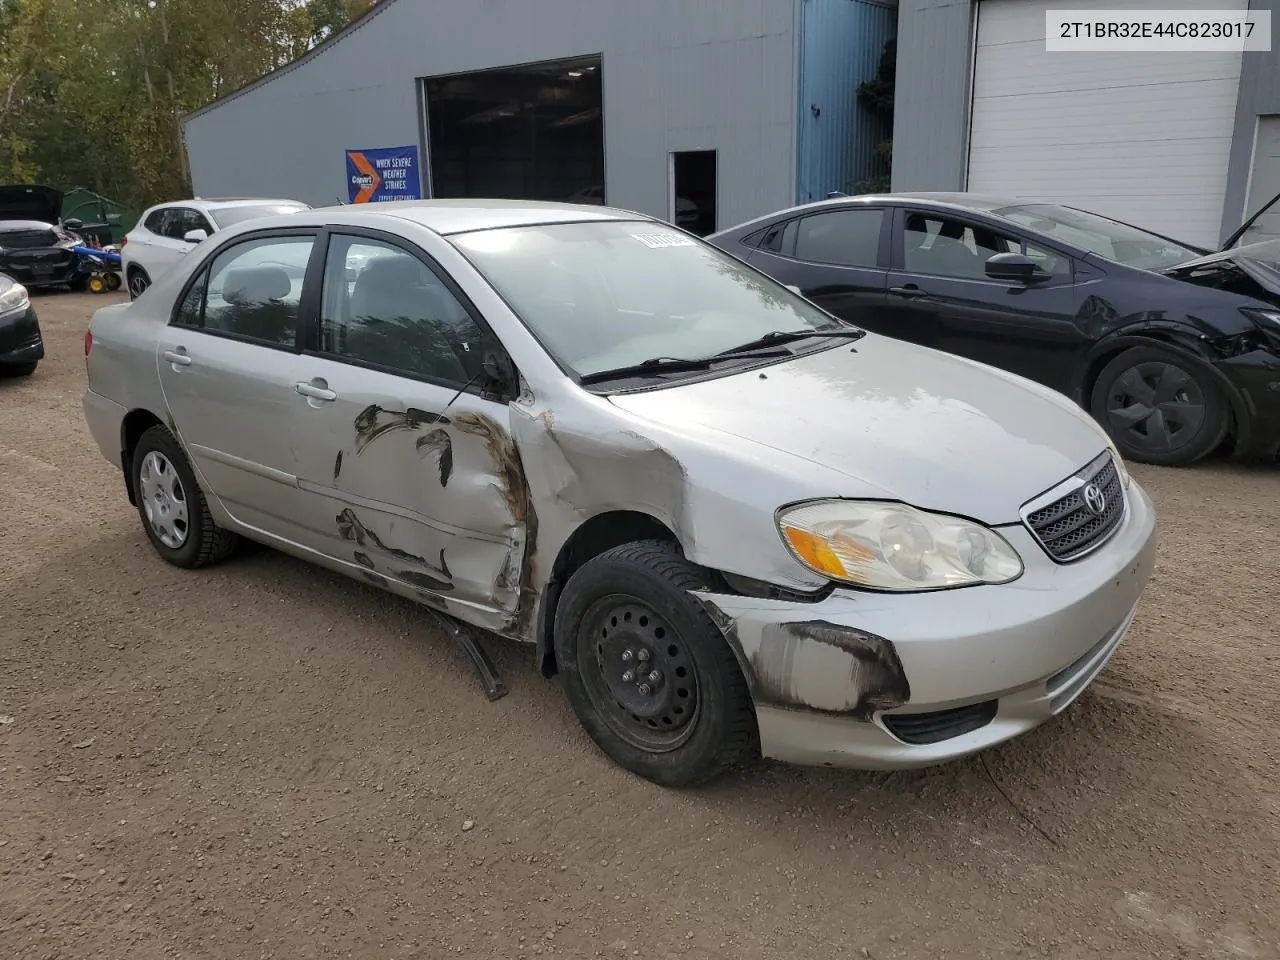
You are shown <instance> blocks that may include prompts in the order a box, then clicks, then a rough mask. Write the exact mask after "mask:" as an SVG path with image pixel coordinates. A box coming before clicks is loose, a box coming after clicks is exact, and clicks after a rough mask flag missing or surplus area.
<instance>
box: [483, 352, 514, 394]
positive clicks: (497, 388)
mask: <svg viewBox="0 0 1280 960" xmlns="http://www.w3.org/2000/svg"><path fill="white" fill-rule="evenodd" d="M480 370H481V371H482V372H483V373H484V378H485V381H486V383H485V386H486V388H488V389H490V390H491V391H492V392H494V393H496V394H498V395H500V396H504V397H513V396H515V395H516V393H517V386H518V384H517V377H516V368H515V364H513V363H512V362H511V358H510V357H509V356H507V353H506V351H505V350H502V349H499V348H498V347H495V346H486V347H485V348H484V351H483V352H482V353H481V355H480Z"/></svg>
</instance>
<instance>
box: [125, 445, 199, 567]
mask: <svg viewBox="0 0 1280 960" xmlns="http://www.w3.org/2000/svg"><path fill="white" fill-rule="evenodd" d="M152 451H155V452H158V453H162V454H164V456H165V457H166V458H167V459H168V461H169V462H170V463H171V464H173V467H174V469H175V470H177V471H178V479H180V480H181V481H182V492H183V494H185V496H186V500H187V539H186V541H184V542H183V544H182V546H181V547H179V548H178V549H177V550H174V549H172V548H171V547H167V546H165V545H164V544H163V543H161V542H160V539H159V538H158V537H157V536H156V534H155V531H154V530H152V529H151V524H150V523H149V522H148V521H147V511H146V508H145V507H144V506H143V500H142V481H141V479H140V474H141V472H142V460H143V458H144V457H145V456H146V455H147V454H148V453H151V452H152ZM130 470H131V471H132V477H131V478H132V480H133V489H134V493H135V497H134V499H136V500H137V501H138V517H139V519H141V520H142V529H143V530H144V531H145V532H146V534H147V539H148V540H150V541H151V545H152V546H153V547H155V549H156V552H157V553H158V554H160V556H161V557H163V558H164V559H165V560H166V561H167V562H169V563H171V564H173V565H174V566H175V567H195V566H198V565H199V563H200V557H201V551H202V547H203V544H204V541H205V539H206V538H208V537H209V536H210V534H211V533H212V531H211V530H208V529H206V520H205V518H206V516H207V515H208V514H207V510H206V508H205V505H204V493H203V492H202V491H201V490H200V485H199V483H197V482H196V476H195V472H194V471H193V470H192V469H191V464H190V462H189V461H188V460H187V456H186V454H185V453H183V451H182V448H181V447H180V446H179V445H178V441H177V440H175V439H174V437H173V434H171V433H170V432H169V431H168V430H166V429H165V428H164V427H160V426H155V427H152V428H151V429H149V430H147V431H146V432H145V433H144V434H143V435H142V436H141V437H140V438H139V439H138V445H137V446H136V447H134V449H133V463H132V464H131V465H130Z"/></svg>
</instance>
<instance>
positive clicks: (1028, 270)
mask: <svg viewBox="0 0 1280 960" xmlns="http://www.w3.org/2000/svg"><path fill="white" fill-rule="evenodd" d="M986 271H987V276H988V277H990V278H991V279H992V280H1010V281H1012V282H1014V283H1033V282H1034V281H1036V280H1038V279H1044V277H1045V274H1043V273H1042V272H1041V270H1040V267H1039V266H1037V264H1036V262H1035V261H1034V260H1032V259H1031V258H1030V257H1027V256H1024V255H1023V254H1021V253H997V254H996V255H995V256H994V257H992V258H991V259H990V260H988V261H987V265H986Z"/></svg>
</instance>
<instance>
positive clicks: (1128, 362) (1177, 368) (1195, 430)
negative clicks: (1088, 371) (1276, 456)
mask: <svg viewBox="0 0 1280 960" xmlns="http://www.w3.org/2000/svg"><path fill="white" fill-rule="evenodd" d="M1090 411H1091V412H1092V414H1093V416H1094V419H1096V420H1097V421H1098V422H1099V423H1101V424H1102V425H1103V427H1104V428H1105V429H1106V431H1107V433H1109V434H1110V435H1111V439H1112V440H1114V441H1115V444H1116V446H1117V447H1118V448H1119V450H1120V453H1121V455H1123V456H1124V458H1125V459H1127V460H1136V461H1138V462H1139V463H1151V464H1157V465H1159V466H1167V467H1176V466H1185V465H1187V464H1190V463H1194V462H1195V461H1197V460H1199V459H1201V458H1203V457H1205V456H1207V455H1208V454H1210V453H1212V452H1213V451H1214V450H1215V449H1217V447H1218V446H1219V445H1221V443H1222V441H1223V440H1224V439H1225V438H1226V435H1227V430H1228V429H1229V427H1230V425H1231V409H1230V406H1229V404H1228V402H1227V399H1226V397H1225V396H1224V395H1223V393H1222V390H1221V389H1220V388H1219V387H1218V384H1217V383H1216V382H1215V380H1214V377H1213V374H1212V373H1210V371H1209V369H1208V368H1207V367H1206V366H1205V365H1204V363H1202V362H1201V361H1199V360H1197V359H1195V358H1193V357H1191V356H1189V355H1187V354H1184V353H1182V352H1181V351H1176V350H1171V349H1169V348H1166V347H1161V346H1155V345H1152V346H1142V347H1134V348H1132V349H1130V350H1126V351H1125V352H1124V353H1122V354H1120V355H1119V356H1117V357H1116V358H1115V359H1113V360H1112V361H1111V362H1110V363H1108V364H1107V365H1106V366H1105V367H1103V369H1102V372H1101V373H1100V374H1099V375H1098V380H1097V382H1096V383H1095V384H1094V387H1093V395H1092V397H1091V400H1090Z"/></svg>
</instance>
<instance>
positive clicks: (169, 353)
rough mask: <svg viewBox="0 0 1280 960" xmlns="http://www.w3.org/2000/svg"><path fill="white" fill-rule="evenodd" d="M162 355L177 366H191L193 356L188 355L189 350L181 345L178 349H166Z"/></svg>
mask: <svg viewBox="0 0 1280 960" xmlns="http://www.w3.org/2000/svg"><path fill="white" fill-rule="evenodd" d="M162 356H163V357H164V358H165V359H166V360H168V361H169V362H170V363H172V364H174V365H175V366H179V367H189V366H191V358H190V357H189V356H187V352H186V351H185V350H184V349H182V347H179V348H178V349H177V350H166V351H165V352H164V353H163V354H162Z"/></svg>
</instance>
